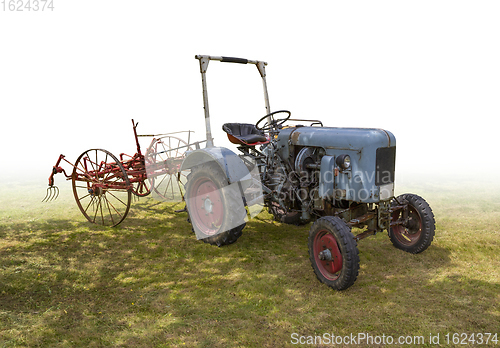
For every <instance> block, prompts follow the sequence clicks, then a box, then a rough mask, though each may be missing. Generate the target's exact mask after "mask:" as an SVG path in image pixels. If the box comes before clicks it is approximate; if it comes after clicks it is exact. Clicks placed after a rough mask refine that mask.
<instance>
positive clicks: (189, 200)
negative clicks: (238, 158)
mask: <svg viewBox="0 0 500 348" xmlns="http://www.w3.org/2000/svg"><path fill="white" fill-rule="evenodd" d="M227 186H228V181H227V178H226V176H225V174H224V173H223V172H222V170H221V168H220V167H219V165H218V164H216V163H213V162H212V163H205V164H202V165H199V166H197V167H194V168H192V169H191V173H190V174H189V175H188V177H187V183H186V194H185V200H186V207H187V210H188V214H189V218H188V221H189V222H190V223H191V225H192V230H193V232H194V233H195V235H196V236H197V238H198V239H202V240H203V241H204V242H205V243H209V244H212V245H216V246H219V247H220V246H223V245H228V244H232V243H234V242H236V240H238V238H239V237H240V236H241V234H242V231H243V228H244V227H245V221H244V219H245V217H246V210H245V207H244V205H243V199H242V196H241V193H240V192H239V190H238V189H232V187H231V188H228V189H224V192H223V194H222V191H220V190H221V189H222V188H225V187H227ZM211 190H213V191H211ZM202 191H204V192H207V191H210V192H208V193H205V195H206V198H204V197H202V195H200V193H201V192H202ZM217 192H218V193H217ZM204 199H205V201H204V203H201V201H202V200H204ZM198 200H199V201H198ZM206 200H208V201H209V202H208V203H205V202H206ZM209 214H211V215H209ZM212 215H214V216H215V217H212Z"/></svg>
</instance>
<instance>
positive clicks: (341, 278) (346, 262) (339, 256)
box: [308, 216, 359, 290]
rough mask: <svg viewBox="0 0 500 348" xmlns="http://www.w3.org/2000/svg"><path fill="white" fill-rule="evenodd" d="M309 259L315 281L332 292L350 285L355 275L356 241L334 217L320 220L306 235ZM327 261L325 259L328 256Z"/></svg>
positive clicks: (356, 264)
mask: <svg viewBox="0 0 500 348" xmlns="http://www.w3.org/2000/svg"><path fill="white" fill-rule="evenodd" d="M308 246H309V259H310V261H311V265H312V268H313V270H314V273H316V277H318V279H319V281H320V282H322V283H325V284H326V285H328V286H329V287H331V288H333V289H335V290H345V289H347V288H348V287H350V286H351V285H353V284H354V282H355V281H356V278H357V277H358V271H359V252H358V247H357V243H356V240H355V239H354V236H353V234H352V233H351V229H350V227H349V226H348V225H347V224H346V222H345V221H344V220H342V219H340V218H339V217H336V216H325V217H322V218H320V219H318V220H316V222H314V224H313V225H312V226H311V230H310V231H309V242H308ZM328 250H329V254H330V256H329V257H330V259H328V254H326V255H325V254H324V253H325V252H327V253H328Z"/></svg>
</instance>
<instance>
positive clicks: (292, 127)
mask: <svg viewBox="0 0 500 348" xmlns="http://www.w3.org/2000/svg"><path fill="white" fill-rule="evenodd" d="M196 59H198V60H199V62H200V72H201V75H202V85H203V99H204V109H205V121H206V122H205V123H206V136H207V138H206V142H207V147H206V148H203V149H196V150H193V151H190V152H188V153H187V156H186V158H185V160H184V162H183V163H182V166H181V170H182V171H188V172H189V175H188V177H187V183H186V187H185V189H186V192H185V197H184V198H185V201H186V208H187V211H188V214H189V220H190V222H191V224H192V227H193V231H194V232H195V234H196V236H197V237H198V239H202V240H203V241H205V242H207V243H210V244H213V245H217V246H223V245H228V244H231V243H234V242H236V240H237V239H238V238H239V237H240V236H241V235H242V230H243V229H244V227H245V223H246V221H247V219H248V215H249V214H250V215H252V214H257V213H258V212H259V211H260V210H259V209H267V210H268V211H269V213H271V214H272V215H273V216H274V219H275V220H276V221H279V222H281V223H287V224H295V225H302V224H307V223H309V222H312V224H311V227H310V232H309V239H308V247H309V258H310V261H311V264H312V268H313V270H314V272H315V274H316V276H317V277H318V279H319V280H320V281H321V282H322V283H325V284H326V285H328V286H329V287H331V288H333V289H336V290H344V289H347V288H348V287H350V286H351V285H353V284H354V282H355V280H356V278H357V276H358V270H359V255H358V247H357V241H358V240H360V239H362V238H364V237H367V236H369V235H373V234H375V233H378V232H382V231H388V234H389V238H390V240H391V242H392V243H393V244H394V246H395V247H397V248H399V249H402V250H404V251H407V252H409V253H414V254H416V253H420V252H422V251H424V250H425V249H427V247H429V245H430V244H431V242H432V240H433V237H434V230H435V220H434V215H433V213H432V210H431V208H430V206H429V205H428V203H427V202H426V201H425V200H424V199H423V198H422V197H419V196H417V195H415V194H403V195H400V196H398V197H395V196H394V179H395V163H396V138H395V137H394V135H393V134H392V133H391V132H389V131H386V130H383V129H368V128H334V127H324V126H323V123H322V122H321V121H318V120H303V119H293V118H291V113H290V111H287V110H280V111H274V112H271V110H270V106H269V97H268V94H267V82H266V71H265V67H266V65H267V63H265V62H262V61H255V60H247V59H241V58H233V57H215V56H206V55H198V56H196ZM210 61H220V62H228V63H240V64H254V65H256V67H257V69H258V71H259V73H260V75H261V78H262V82H263V87H264V97H265V107H266V115H265V116H264V117H262V118H260V119H259V120H258V121H257V122H256V123H255V124H249V123H227V124H224V125H223V127H222V128H223V130H224V131H225V132H226V133H227V136H228V139H229V141H230V142H232V143H234V144H236V145H237V149H238V150H239V152H240V153H238V154H237V153H235V152H233V151H231V150H229V149H227V148H224V147H216V146H214V144H213V138H212V134H211V128H210V114H209V108H208V99H207V88H206V71H207V67H208V64H209V62H210ZM255 207H257V209H255ZM352 228H361V229H362V231H363V232H361V233H359V234H357V235H354V234H353V233H352V232H351V229H352Z"/></svg>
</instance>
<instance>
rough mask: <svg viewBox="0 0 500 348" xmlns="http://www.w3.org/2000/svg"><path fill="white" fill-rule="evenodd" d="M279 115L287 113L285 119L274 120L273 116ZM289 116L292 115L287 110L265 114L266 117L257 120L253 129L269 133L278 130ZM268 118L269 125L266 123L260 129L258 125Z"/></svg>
mask: <svg viewBox="0 0 500 348" xmlns="http://www.w3.org/2000/svg"><path fill="white" fill-rule="evenodd" d="M281 113H287V114H288V116H287V117H285V118H279V119H275V118H274V115H276V114H281ZM290 116H292V113H291V112H290V111H288V110H279V111H274V112H271V113H270V114H267V115H266V116H264V117H262V118H261V119H260V120H258V121H257V123H256V124H255V128H257V129H258V130H260V131H269V130H271V129H273V128H274V129H276V128H279V126H281V125H282V124H283V123H285V122H286V121H287V120H288V119H289V118H290ZM268 117H270V118H271V123H269V122H266V123H265V124H264V125H263V126H262V127H259V124H260V123H261V122H262V121H264V120H265V119H267V118H268Z"/></svg>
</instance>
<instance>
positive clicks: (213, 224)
mask: <svg viewBox="0 0 500 348" xmlns="http://www.w3.org/2000/svg"><path fill="white" fill-rule="evenodd" d="M192 187H193V188H192V191H191V197H192V198H191V199H190V207H189V214H190V215H191V219H192V221H193V223H194V224H196V227H198V229H199V230H200V232H202V233H203V234H206V235H208V236H212V235H214V234H216V233H217V232H219V230H220V228H221V226H222V223H223V220H224V204H223V202H222V192H221V190H219V189H218V188H217V185H216V184H215V183H214V182H213V181H212V180H210V179H208V178H199V179H198V180H196V181H195V182H194V183H193V186H192Z"/></svg>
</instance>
